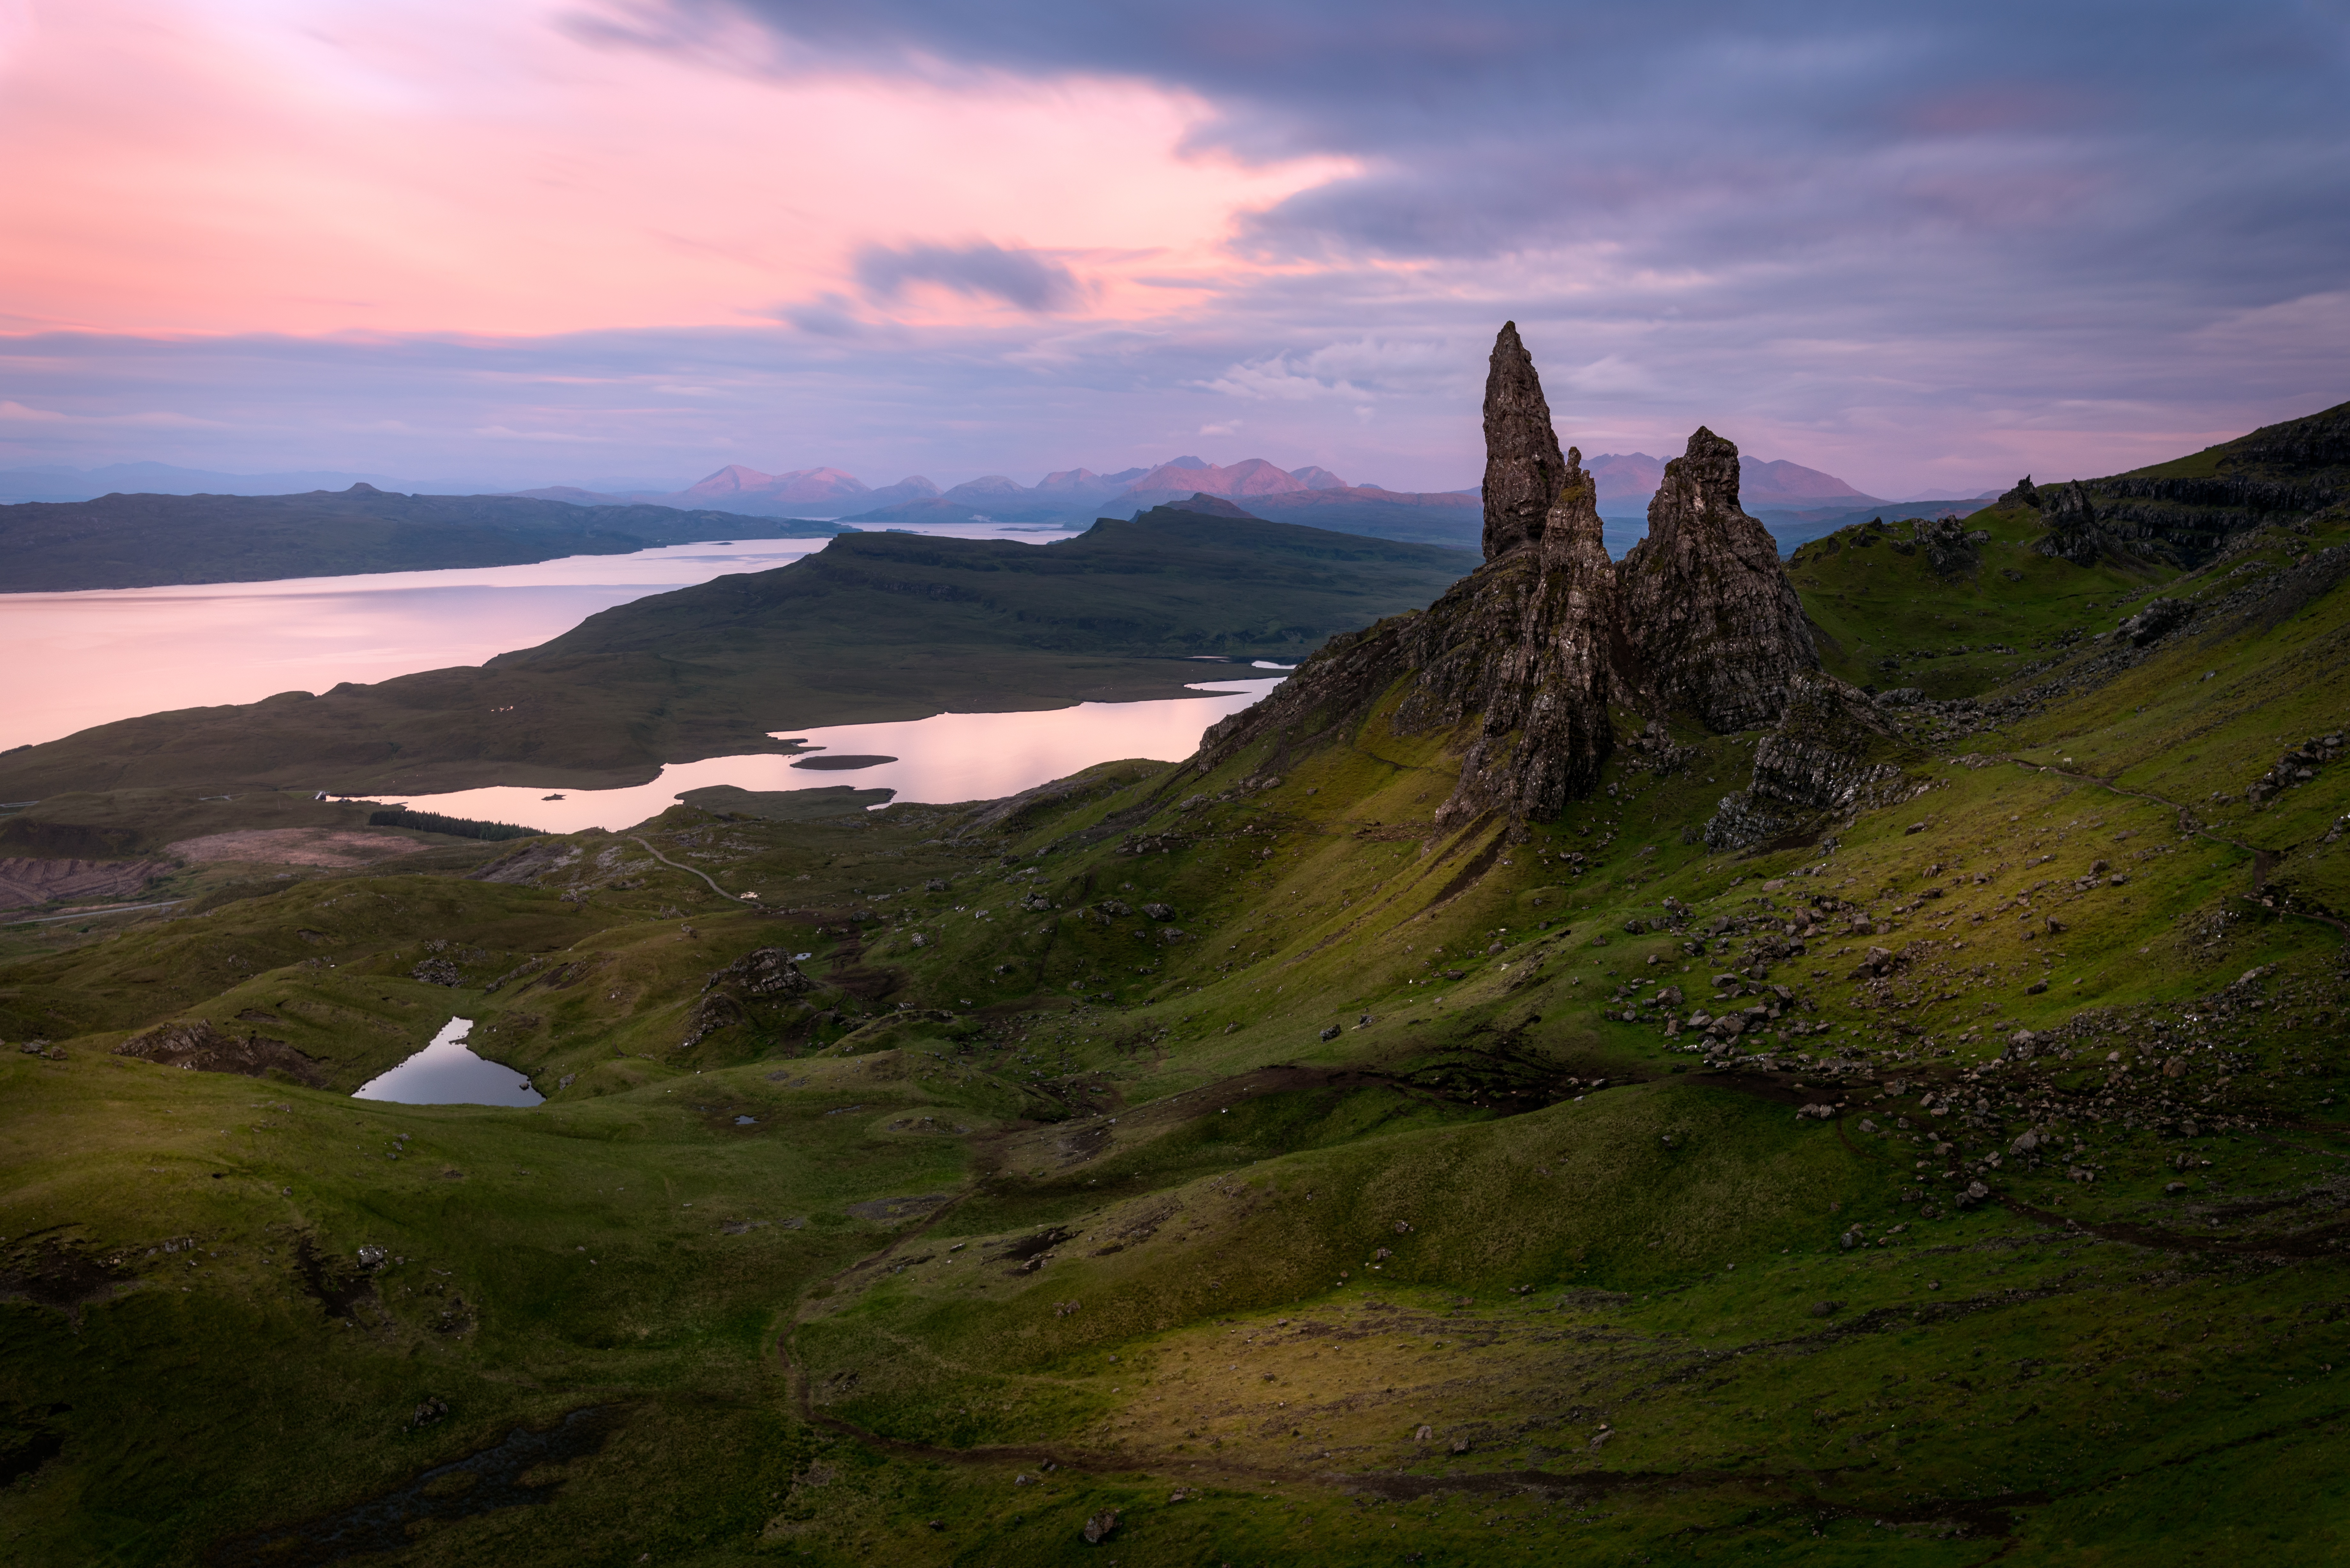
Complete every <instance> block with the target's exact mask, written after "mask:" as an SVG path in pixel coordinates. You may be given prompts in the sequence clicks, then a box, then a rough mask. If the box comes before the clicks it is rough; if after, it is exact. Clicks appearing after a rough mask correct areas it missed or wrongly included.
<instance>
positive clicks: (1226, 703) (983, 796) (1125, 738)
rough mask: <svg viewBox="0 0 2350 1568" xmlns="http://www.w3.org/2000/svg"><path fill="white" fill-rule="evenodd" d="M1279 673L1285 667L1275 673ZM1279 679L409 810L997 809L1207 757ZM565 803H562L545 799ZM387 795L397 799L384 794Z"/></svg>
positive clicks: (943, 722)
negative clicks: (1065, 785)
mask: <svg viewBox="0 0 2350 1568" xmlns="http://www.w3.org/2000/svg"><path fill="white" fill-rule="evenodd" d="M1265 668H1267V669H1274V668H1277V667H1276V666H1270V665H1268V666H1266V667H1265ZM1281 679H1282V678H1281V677H1280V676H1278V675H1275V676H1269V677H1257V678H1253V679H1248V680H1218V681H1211V682H1202V683H1201V684H1199V685H1195V686H1193V687H1191V690H1192V691H1199V692H1201V693H1203V695H1201V696H1199V697H1188V698H1187V697H1176V698H1170V699H1168V700H1166V701H1158V702H1081V703H1079V704H1077V705H1076V707H1074V708H1055V709H1050V710H1047V711H1043V712H1035V713H938V714H933V715H932V716H931V717H930V718H928V719H913V720H909V721H905V722H899V723H891V724H839V725H834V726H832V727H830V728H827V729H816V730H783V731H778V732H776V733H777V734H778V735H782V736H788V737H790V738H792V739H795V740H804V741H806V742H807V743H808V744H809V745H811V746H821V747H823V748H824V750H823V751H822V752H819V753H816V755H817V756H824V755H827V754H830V755H834V756H841V757H864V756H881V757H888V758H889V759H891V760H890V761H889V762H885V763H876V764H875V765H873V766H870V767H860V768H854V769H846V770H834V769H828V768H827V769H823V770H818V769H815V768H806V767H794V766H792V763H795V762H800V761H806V760H809V759H807V758H804V757H784V756H747V757H712V758H710V759H709V760H708V761H706V762H699V763H671V765H670V766H668V767H666V768H663V769H662V770H661V776H660V778H658V779H656V780H655V781H653V782H652V783H651V784H639V785H637V786H636V787H635V788H633V789H607V790H561V791H556V790H552V789H544V788H540V789H519V788H495V789H469V790H460V791H457V792H456V793H454V794H433V795H411V796H408V797H406V801H405V804H407V805H411V806H413V807H415V808H416V809H417V810H419V811H438V812H443V813H446V814H447V815H451V816H470V817H477V818H484V819H486V820H488V821H491V822H517V823H521V824H523V825H525V826H530V827H539V828H545V829H546V830H547V831H548V832H550V833H573V832H577V830H579V829H580V828H583V827H603V828H621V827H628V826H633V825H634V824H636V823H639V822H642V821H644V820H645V819H646V818H647V817H649V816H655V815H659V814H660V813H661V812H664V811H666V810H668V809H669V808H670V806H671V805H674V804H675V803H676V800H677V797H678V795H679V794H681V793H683V792H684V791H686V790H690V789H700V788H702V787H703V786H704V785H708V784H733V785H735V786H736V787H738V788H741V789H748V790H790V789H822V788H826V787H828V786H833V785H839V784H847V785H850V786H852V787H854V788H857V789H874V788H881V789H892V790H896V791H897V792H898V798H899V800H920V801H935V802H946V801H959V800H993V799H995V798H997V797H998V796H1001V795H1007V794H1016V793H1018V792H1019V791H1021V790H1024V789H1028V788H1031V787H1033V786H1035V785H1036V784H1044V783H1046V782H1047V781H1049V780H1052V779H1057V778H1064V777H1066V776H1067V775H1068V774H1073V773H1076V772H1077V771H1078V770H1079V769H1081V768H1088V767H1091V766H1093V765H1094V764H1095V763H1107V762H1114V761H1117V760H1118V759H1119V758H1122V757H1151V758H1156V759H1158V760H1159V761H1161V762H1174V761H1177V760H1179V759H1180V758H1183V757H1188V756H1190V755H1191V753H1192V752H1194V751H1196V750H1197V749H1198V748H1199V744H1200V732H1201V731H1202V730H1205V729H1206V728H1207V727H1208V726H1209V725H1211V724H1212V723H1214V722H1216V721H1217V720H1219V719H1222V718H1223V717H1225V716H1226V715H1227V714H1231V713H1237V712H1239V711H1241V710H1242V709H1243V708H1245V707H1247V706H1249V705H1250V704H1251V703H1253V702H1254V701H1256V700H1257V699H1258V698H1260V697H1262V696H1263V695H1264V694H1265V693H1266V692H1267V691H1272V690H1273V689H1274V687H1275V686H1278V685H1280V684H1281ZM550 794H562V795H563V797H564V798H563V799H561V800H559V801H551V800H546V799H544V798H543V797H544V796H546V795H550ZM379 798H381V799H385V800H390V799H393V798H395V797H393V796H390V795H385V796H380V797H379Z"/></svg>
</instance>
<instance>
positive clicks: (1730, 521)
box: [1617, 426, 1820, 732]
mask: <svg viewBox="0 0 2350 1568" xmlns="http://www.w3.org/2000/svg"><path fill="white" fill-rule="evenodd" d="M1617 571H1618V576H1619V577H1620V579H1621V583H1622V602H1623V613H1624V622H1625V630H1626V632H1627V636H1628V638H1629V639H1630V643H1631V647H1632V649H1633V651H1634V653H1635V655H1636V656H1637V658H1638V666H1639V672H1640V678H1641V680H1640V683H1641V684H1642V686H1643V687H1644V688H1645V689H1646V691H1647V692H1648V696H1649V698H1650V701H1652V702H1653V703H1655V704H1656V705H1658V706H1660V707H1663V708H1666V709H1686V710H1688V711H1692V712H1694V713H1696V714H1697V715H1698V717H1700V719H1702V720H1703V721H1704V722H1705V724H1706V727H1707V728H1709V729H1711V730H1714V731H1717V732H1727V731H1732V730H1747V729H1753V728H1755V727H1757V726H1760V725H1763V724H1768V723H1770V722H1773V720H1775V719H1776V718H1778V716H1779V711H1780V709H1781V708H1782V707H1783V705H1784V701H1785V692H1786V690H1787V683H1788V682H1789V681H1790V680H1793V679H1794V677H1795V676H1797V675H1799V674H1802V673H1804V672H1805V671H1807V670H1817V669H1818V668H1819V665H1820V656H1819V650H1818V649H1816V648H1814V646H1813V643H1812V631H1811V626H1810V623H1809V622H1808V621H1806V620H1805V619H1804V606H1803V602H1802V600H1800V599H1798V598H1797V597H1795V585H1794V583H1792V582H1790V581H1789V580H1788V578H1787V573H1786V569H1785V567H1783V566H1781V565H1780V563H1779V547H1778V545H1777V543H1776V542H1775V541H1773V539H1772V537H1771V535H1770V533H1769V531H1768V530H1766V529H1765V528H1764V527H1763V524H1760V523H1758V522H1756V521H1755V520H1754V519H1753V518H1752V517H1749V516H1748V515H1747V514H1746V513H1745V512H1744V510H1743V509H1742V508H1741V507H1740V506H1739V504H1738V448H1737V447H1735V446H1733V445H1732V444H1731V443H1730V442H1729V441H1724V440H1722V439H1721V437H1720V436H1718V435H1716V434H1714V433H1713V432H1712V431H1710V430H1707V429H1705V428H1704V427H1703V426H1700V427H1699V428H1698V431H1697V433H1696V434H1694V435H1692V436H1690V439H1689V448H1688V450H1687V451H1686V452H1683V453H1682V454H1681V455H1680V456H1679V457H1677V458H1675V459H1673V460H1672V461H1671V462H1669V463H1667V464H1665V477H1664V481H1663V483H1660V484H1659V485H1658V487H1657V493H1656V498H1655V499H1654V500H1652V501H1650V502H1649V503H1648V537H1647V538H1645V539H1643V540H1641V541H1640V542H1639V543H1638V545H1633V546H1632V549H1631V552H1630V553H1629V554H1628V555H1627V556H1625V557H1624V561H1623V564H1622V566H1619V567H1618V568H1617Z"/></svg>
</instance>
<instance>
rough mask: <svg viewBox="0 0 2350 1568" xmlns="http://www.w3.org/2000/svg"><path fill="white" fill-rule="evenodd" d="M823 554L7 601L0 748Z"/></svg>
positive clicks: (667, 551) (800, 543)
mask: <svg viewBox="0 0 2350 1568" xmlns="http://www.w3.org/2000/svg"><path fill="white" fill-rule="evenodd" d="M920 532H922V533H925V534H936V535H948V536H951V537H955V538H979V539H1017V540H1023V541H1026V542H1029V543H1035V544H1047V543H1050V542H1051V541H1053V540H1055V539H1062V538H1066V537H1067V535H1065V534H1062V533H1058V532H1042V533H1040V532H1037V531H1035V530H1033V529H1024V528H1015V527H1006V526H1003V525H999V524H948V525H943V526H931V527H924V528H923V529H921V530H920ZM826 543H827V541H826V540H823V539H743V540H739V541H736V542H735V543H733V544H731V545H665V546H663V547H661V548H660V549H655V550H639V551H638V552H637V553H636V554H634V555H630V556H565V557H563V558H561V559H559V560H553V561H538V562H535V563H533V564H531V565H529V566H471V567H463V568H458V569H454V570H451V571H445V572H370V573H367V574H364V575H361V576H346V577H289V578H286V579H283V580H281V581H276V582H261V583H203V584H196V585H192V586H186V587H161V588H91V589H87V590H84V591H81V592H78V593H58V594H11V593H0V669H7V670H39V671H40V672H41V673H40V679H38V680H11V681H6V682H0V747H6V746H18V745H26V744H32V743H36V742H43V741H54V740H57V739H58V738H59V737H60V736H64V735H69V734H72V733H73V732H75V731H77V730H86V729H88V728H89V727H90V726H91V725H93V724H106V723H111V722H114V721H116V720H118V719H131V718H136V717H138V716H139V715H140V714H142V713H161V712H168V711H172V710H173V709H178V708H203V707H211V706H213V705H215V704H219V703H224V702H255V701H260V700H261V699H262V698H264V697H268V696H272V695H274V694H275V693H276V692H279V691H296V690H299V691H326V690H328V688H329V687H331V686H333V685H335V684H336V683H337V682H338V681H343V680H351V681H358V682H361V683H368V682H373V681H377V680H390V679H391V678H392V677H393V676H395V675H411V674H414V673H415V672H416V671H418V670H446V669H448V668H449V667H451V666H452V665H458V664H480V663H482V662H483V661H484V660H485V659H490V658H492V657H494V655H497V654H500V653H504V652H507V651H509V650H512V649H523V648H532V647H536V645H537V644H539V643H542V642H545V641H546V640H547V639H550V638H554V637H559V636H561V635H562V634H563V633H565V632H567V631H569V630H570V629H571V628H573V627H575V626H577V625H578V624H579V623H580V622H581V621H583V620H585V619H587V618H588V617H589V616H591V615H594V614H595V613H597V612H598V610H606V609H609V608H611V607H613V606H615V605H624V604H627V603H629V601H630V600H632V599H640V598H643V597H646V596H647V595H649V594H662V593H669V592H671V591H672V590H673V589H677V588H683V587H692V586H693V585H694V584H696V583H706V582H708V581H710V579H712V577H717V576H725V575H726V574H728V573H730V572H764V571H767V570H769V569H771V568H773V567H775V566H788V565H790V564H791V563H792V562H794V561H795V560H798V559H799V558H800V557H801V556H805V555H806V554H808V553H809V552H810V551H813V550H819V549H822V548H823V547H824V545H826Z"/></svg>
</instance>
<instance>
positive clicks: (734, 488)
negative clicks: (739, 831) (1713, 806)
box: [523, 452, 1990, 544]
mask: <svg viewBox="0 0 2350 1568" xmlns="http://www.w3.org/2000/svg"><path fill="white" fill-rule="evenodd" d="M1585 465H1586V467H1587V468H1589V469H1590V471H1591V472H1592V473H1593V474H1594V475H1595V476H1596V478H1597V480H1598V482H1599V504H1600V510H1601V511H1602V512H1603V513H1606V514H1608V515H1611V516H1616V517H1625V518H1629V517H1636V516H1640V515H1643V514H1646V512H1647V510H1648V498H1649V497H1650V496H1651V495H1653V494H1654V493H1656V489H1657V485H1658V483H1659V481H1660V480H1662V479H1663V477H1664V472H1665V460H1664V459H1662V458H1660V457H1651V456H1650V455H1648V453H1647V452H1605V453H1602V454H1601V455H1599V456H1597V457H1595V458H1589V459H1586V464H1585ZM1739 471H1740V475H1741V490H1742V499H1743V500H1744V502H1745V505H1746V509H1747V510H1748V511H1749V512H1751V513H1752V514H1755V515H1756V516H1758V517H1761V518H1763V521H1765V522H1772V521H1774V520H1775V518H1774V514H1780V513H1786V514H1797V513H1801V514H1806V515H1805V516H1804V517H1803V518H1800V519H1798V518H1796V517H1794V516H1793V515H1790V516H1789V517H1788V518H1787V519H1786V520H1787V521H1790V522H1794V521H1810V520H1812V518H1814V517H1816V516H1818V515H1820V514H1825V512H1827V511H1828V510H1830V509H1833V510H1834V511H1835V512H1836V513H1839V514H1841V513H1844V512H1849V511H1852V510H1854V509H1855V508H1858V507H1865V506H1883V505H1887V504H1891V503H1888V502H1887V501H1886V500H1885V499H1884V498H1882V497H1879V496H1875V495H1871V494H1869V493H1867V492H1866V491H1863V490H1860V489H1858V488H1856V487H1855V486H1854V485H1851V484H1848V483H1846V482H1845V481H1844V480H1841V479H1839V478H1837V477H1836V476H1835V474H1833V473H1825V472H1821V471H1820V470H1818V469H1816V468H1806V467H1804V465H1803V464H1802V463H1799V462H1786V461H1784V460H1779V461H1775V462H1772V461H1765V460H1763V459H1760V458H1752V457H1742V458H1741V459H1740V460H1739ZM523 493H524V494H525V495H532V496H537V497H540V498H543V499H546V500H549V501H569V502H573V503H576V504H581V505H612V504H624V503H630V502H635V503H650V504H654V505H660V506H679V507H708V508H716V509H720V510H723V511H728V512H734V513H743V514H752V515H772V516H781V515H795V516H822V517H827V518H830V519H834V520H837V521H839V522H843V523H848V524H856V525H858V526H859V527H889V526H890V525H892V524H898V525H901V526H902V525H904V524H917V523H971V522H994V523H1037V524H1070V525H1073V526H1080V527H1081V526H1083V525H1085V524H1087V523H1090V522H1092V521H1093V519H1094V518H1096V517H1097V516H1104V515H1110V516H1119V517H1126V516H1131V515H1133V514H1135V513H1137V512H1145V511H1148V510H1149V509H1150V508H1151V507H1153V506H1163V505H1167V504H1170V503H1173V502H1178V501H1181V500H1183V499H1185V498H1186V497H1189V496H1192V495H1221V496H1224V497H1227V498H1241V499H1244V500H1245V501H1246V502H1247V504H1248V508H1249V510H1250V512H1252V513H1253V514H1255V515H1257V516H1260V517H1267V518H1271V519H1273V520H1274V521H1275V522H1295V523H1311V524H1315V525H1316V526H1320V527H1328V528H1343V529H1348V530H1349V531H1356V532H1376V533H1378V535H1381V536H1385V537H1393V538H1409V539H1422V540H1425V541H1427V542H1430V543H1444V544H1456V543H1461V542H1464V541H1470V540H1472V539H1473V536H1474V535H1475V532H1476V518H1475V514H1477V513H1478V512H1479V510H1480V504H1479V497H1478V488H1477V487H1476V486H1474V485H1471V486H1468V487H1466V488H1463V489H1461V490H1453V491H1437V492H1421V491H1392V490H1388V489H1385V488H1383V487H1381V486H1378V485H1375V484H1366V485H1355V484H1349V483H1347V481H1346V480H1344V479H1342V478H1340V477H1339V476H1338V475H1337V474H1335V473H1333V472H1330V471H1329V470H1328V469H1326V468H1322V467H1318V466H1307V467H1304V468H1296V469H1284V468H1281V467H1279V466H1278V465H1276V464H1274V463H1272V462H1267V461H1266V460H1264V459H1263V458H1261V457H1253V458H1249V459H1246V460H1244V461H1243V462H1236V463H1233V464H1232V465H1231V466H1230V467H1222V466H1219V465H1218V464H1215V463H1211V462H1207V461H1206V460H1204V459H1202V458H1199V457H1191V456H1185V457H1178V458H1173V459H1170V461H1168V462H1162V463H1159V464H1158V465H1157V466H1155V467H1152V468H1128V469H1124V470H1121V471H1120V472H1116V473H1097V472H1094V471H1093V470H1091V469H1088V468H1071V469H1064V470H1062V471H1060V472H1057V473H1049V474H1046V475H1045V478H1044V479H1043V480H1042V481H1040V482H1039V483H1036V484H1034V485H1024V484H1022V483H1019V482H1018V481H1016V480H1014V479H1010V478H1007V477H1005V476H1004V475H1003V474H1000V473H991V474H987V475H984V476H983V477H982V478H979V479H974V480H971V481H968V482H967V483H962V484H958V485H955V486H954V487H953V488H951V489H949V490H943V491H942V490H941V489H940V488H939V487H938V486H937V485H936V484H934V483H931V481H930V480H928V479H926V478H924V477H922V476H921V475H920V474H910V475H909V476H907V477H906V478H904V479H901V480H899V482H898V483H895V484H892V485H888V486H885V487H883V488H881V489H878V490H877V489H873V488H869V487H868V486H867V485H866V484H865V483H863V482H862V481H860V480H858V478H856V476H854V475H853V474H848V473H845V472H842V471H840V470H839V469H837V468H804V469H797V470H795V471H793V472H789V473H762V472H759V471H758V470H756V469H752V468H744V467H743V466H742V465H740V464H733V465H730V466H728V467H725V468H722V469H720V470H719V471H718V472H715V473H713V474H712V475H710V476H709V477H708V478H706V479H703V480H701V481H699V482H698V483H694V484H691V485H688V486H687V487H685V488H684V489H683V490H681V491H675V492H671V493H654V492H646V491H634V492H627V493H596V492H592V491H587V490H584V489H579V488H575V487H568V486H557V487H552V488H548V489H544V490H530V491H525V492H523ZM1989 494H1990V493H1988V492H1987V493H1985V495H1984V497H1983V499H1988V498H1989ZM1914 499H1917V500H1930V501H1940V500H1944V499H1950V500H1957V499H1964V498H1962V497H1957V496H1945V495H1944V494H1942V493H1932V494H1929V495H1926V496H1921V497H1917V498H1914ZM1357 522H1360V523H1363V524H1377V526H1376V527H1375V528H1374V527H1364V528H1357V527H1356V524H1357Z"/></svg>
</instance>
